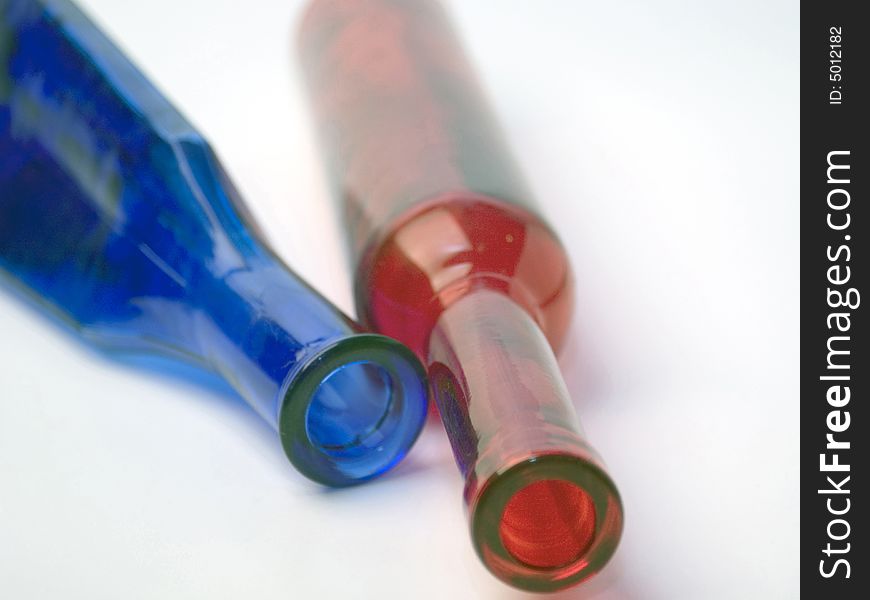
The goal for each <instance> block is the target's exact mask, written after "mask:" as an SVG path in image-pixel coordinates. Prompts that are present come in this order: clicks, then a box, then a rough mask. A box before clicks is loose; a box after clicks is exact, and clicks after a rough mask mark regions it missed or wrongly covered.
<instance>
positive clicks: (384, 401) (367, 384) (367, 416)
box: [305, 361, 397, 458]
mask: <svg viewBox="0 0 870 600" xmlns="http://www.w3.org/2000/svg"><path fill="white" fill-rule="evenodd" d="M396 408H397V406H396V405H395V404H394V403H393V382H392V379H391V378H390V375H389V373H388V372H387V371H386V370H384V369H383V368H382V367H380V366H378V365H376V364H374V363H372V362H369V361H365V362H358V363H351V364H347V365H342V366H340V367H338V368H337V369H336V370H334V371H333V372H332V373H330V374H329V375H327V377H326V379H324V380H323V382H322V383H321V384H320V385H319V386H318V387H317V390H316V391H315V392H314V395H313V397H312V398H311V404H309V405H308V412H307V413H306V415H305V428H306V431H307V432H308V437H309V438H310V439H311V442H312V443H313V444H314V445H315V446H316V447H317V448H318V449H320V450H321V451H322V452H323V453H325V454H327V455H331V456H334V457H336V458H341V457H347V456H354V455H357V456H358V455H360V454H362V453H365V452H368V451H369V450H370V449H371V448H374V447H377V446H378V445H380V444H381V443H382V442H383V440H384V439H386V438H387V437H389V433H390V432H389V429H392V428H394V427H395V425H396V418H395V417H396V415H395V409H396ZM391 413H393V414H392V416H391Z"/></svg>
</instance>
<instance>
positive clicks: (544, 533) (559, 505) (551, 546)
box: [499, 479, 595, 569]
mask: <svg viewBox="0 0 870 600" xmlns="http://www.w3.org/2000/svg"><path fill="white" fill-rule="evenodd" d="M499 535H500V536H501V541H502V544H504V546H505V548H507V551H508V552H510V553H511V554H512V555H513V557H514V558H516V559H517V560H518V561H520V562H523V563H525V564H527V565H529V566H531V567H538V568H542V569H555V568H558V567H562V566H565V565H568V564H571V563H572V562H574V561H575V560H577V559H578V558H580V557H581V556H582V555H583V554H584V553H585V552H586V551H587V550H588V549H589V546H590V545H591V544H592V540H593V538H594V536H595V505H594V503H593V502H592V498H591V497H590V496H589V494H587V493H586V492H585V491H584V490H583V489H581V488H579V487H578V486H576V485H574V484H573V483H571V482H568V481H561V480H558V479H547V480H543V481H536V482H535V483H532V484H530V485H527V486H526V487H524V488H523V489H521V490H520V491H519V492H517V493H516V494H514V495H513V497H512V498H511V499H510V500H509V501H508V503H507V506H505V509H504V513H502V516H501V523H500V525H499Z"/></svg>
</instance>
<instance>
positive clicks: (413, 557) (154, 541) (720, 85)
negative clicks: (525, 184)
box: [0, 0, 799, 600]
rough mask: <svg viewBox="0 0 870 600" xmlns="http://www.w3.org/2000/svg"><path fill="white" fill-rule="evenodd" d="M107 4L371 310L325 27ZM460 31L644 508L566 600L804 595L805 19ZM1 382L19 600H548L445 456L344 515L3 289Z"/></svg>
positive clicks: (232, 6)
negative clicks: (337, 160)
mask: <svg viewBox="0 0 870 600" xmlns="http://www.w3.org/2000/svg"><path fill="white" fill-rule="evenodd" d="M82 4H83V5H84V6H85V7H86V8H87V9H89V10H90V12H91V14H92V15H94V16H95V17H96V18H97V19H98V20H99V22H100V23H102V24H103V25H104V26H105V28H106V29H107V30H108V31H109V32H110V33H111V34H112V35H113V36H114V37H115V39H117V40H121V41H123V44H122V45H123V47H124V48H125V49H126V50H127V51H128V52H129V53H130V55H131V56H132V57H133V58H134V59H135V60H136V61H137V62H138V63H139V64H140V65H141V66H142V67H143V68H144V70H145V71H146V72H147V73H148V74H149V75H150V76H151V77H152V78H153V79H154V80H155V81H156V82H157V83H158V84H159V86H160V87H161V88H162V89H163V90H164V91H165V93H166V94H167V95H168V96H170V97H171V98H172V99H173V100H174V101H175V102H176V103H177V104H178V105H179V106H180V107H181V108H182V110H183V111H184V112H185V113H186V114H187V115H189V116H190V117H191V118H192V120H193V121H194V123H195V124H196V125H197V126H199V127H200V128H201V129H202V130H203V131H204V132H205V134H206V135H207V136H208V137H209V138H210V139H211V140H212V142H213V143H214V145H215V147H216V149H217V150H218V153H219V154H220V155H221V157H222V158H223V160H224V162H225V163H226V166H227V168H228V170H229V171H230V172H231V174H232V175H233V176H234V178H235V180H236V182H237V183H238V186H239V187H240V189H241V191H242V192H243V193H244V195H245V197H246V198H247V199H248V202H249V204H250V206H251V208H252V210H253V212H254V213H255V215H256V216H257V217H259V219H260V221H261V222H262V223H263V225H264V227H265V229H266V232H267V234H269V235H270V236H271V239H272V241H273V242H274V244H275V246H276V247H277V249H278V250H279V251H280V253H281V254H282V255H284V256H285V257H286V258H287V260H288V261H289V263H290V264H291V265H292V266H293V267H294V268H295V269H297V270H298V272H299V273H301V274H302V275H304V276H305V277H307V278H308V279H309V280H310V281H311V282H312V283H314V284H315V285H316V286H318V287H319V288H320V289H321V290H323V292H324V293H325V294H326V295H327V296H328V297H330V298H331V299H333V300H334V301H335V302H336V303H338V304H339V305H340V306H342V307H343V308H344V309H346V310H348V311H350V310H351V296H350V286H349V281H350V277H349V275H348V273H347V266H346V263H345V259H344V252H343V249H342V246H341V244H340V242H339V229H338V223H337V221H336V214H335V211H334V209H333V205H332V202H331V201H330V200H329V199H328V195H327V190H326V186H325V183H324V179H323V175H322V172H321V170H320V164H319V162H318V156H317V153H316V147H315V145H314V141H313V136H312V132H311V126H310V124H309V121H308V118H309V115H308V113H307V107H306V105H305V104H304V99H303V96H302V94H301V90H300V82H299V79H298V74H297V73H296V71H295V62H294V60H295V58H294V57H293V56H292V53H291V41H290V34H291V31H292V30H293V27H294V25H295V22H296V19H297V18H298V16H299V11H300V3H299V2H292V1H287V0H257V1H256V2H248V3H241V2H237V1H228V0H223V1H218V0H149V1H148V2H142V1H141V0H82ZM451 6H452V7H453V8H454V14H455V16H456V19H457V21H458V23H459V25H460V27H461V29H462V31H463V33H464V34H465V37H466V39H467V40H468V43H469V47H470V49H471V51H472V54H473V57H474V59H475V61H476V62H477V64H478V66H479V67H480V70H481V71H482V72H483V75H484V78H485V80H486V83H487V85H488V87H489V91H490V93H491V96H492V97H493V99H494V100H495V104H496V107H497V109H498V113H499V116H500V118H501V120H502V122H503V123H504V125H505V128H506V129H507V132H508V135H509V137H510V139H511V142H512V144H513V147H514V149H515V150H516V152H517V154H518V155H519V159H520V161H521V163H522V164H523V165H524V167H525V171H526V173H527V175H528V177H529V179H530V180H531V183H532V185H533V187H534V188H535V189H536V191H537V192H538V195H539V197H540V201H541V204H542V205H543V206H544V209H545V211H546V212H547V213H548V214H549V215H550V216H551V217H552V220H553V222H554V224H555V226H556V227H557V229H558V230H559V232H560V234H561V236H562V237H563V239H564V240H565V242H566V243H567V246H568V248H569V250H570V253H571V256H572V258H573V261H574V267H575V269H576V272H577V277H578V280H579V282H580V300H579V304H578V308H577V315H578V317H579V318H578V321H579V326H578V327H577V328H576V329H577V331H576V332H575V335H574V341H573V342H572V344H571V345H570V347H569V348H568V351H567V352H566V353H565V355H564V356H563V357H562V364H563V367H564V370H565V376H566V378H567V380H568V382H569V387H570V388H571V389H572V391H573V393H574V395H575V398H576V399H577V402H578V406H579V409H580V411H581V416H582V418H583V420H584V422H585V426H586V429H587V431H588V432H589V434H590V436H591V439H592V442H593V443H594V444H595V445H596V446H597V447H598V449H599V450H600V451H601V453H602V455H603V456H604V457H605V460H606V461H607V462H608V465H609V467H610V469H611V472H612V474H613V477H614V479H615V480H616V481H617V483H618V485H619V486H620V489H621V491H622V494H623V498H624V502H625V509H626V516H627V522H626V529H625V536H624V539H623V543H622V546H621V547H620V549H619V551H618V554H617V556H616V558H615V559H614V561H613V562H612V563H611V565H610V566H609V567H608V568H607V569H606V570H605V571H604V572H603V573H602V574H601V575H600V576H599V577H597V578H596V579H594V580H592V581H590V582H589V583H588V584H586V585H585V586H582V587H581V588H579V589H575V590H573V591H571V592H569V593H568V594H566V595H565V597H572V598H586V599H592V598H594V599H598V600H603V599H608V600H609V599H616V598H620V599H621V598H655V599H657V598H662V599H668V600H673V599H680V598H686V599H691V600H695V599H699V598H704V599H711V598H712V599H716V598H740V599H751V598H759V599H765V600H767V599H772V598H794V597H797V595H798V531H799V526H798V516H799V504H798V418H799V413H798V380H797V375H798V367H799V360H798V337H799V330H798V312H799V311H798V308H799V296H798V282H799V275H798V242H799V237H798V224H799V217H798V185H797V182H798V164H799V161H798V148H799V130H798V114H799V101H798V83H799V77H798V3H797V2H796V1H794V2H785V1H775V2H756V1H754V0H752V1H750V0H732V1H729V2H689V1H676V0H673V1H666V0H659V1H640V0H639V1H637V2H629V1H624V0H618V1H610V2H575V1H571V0H562V1H557V0H534V1H532V0H475V1H474V2H460V1H458V0H456V1H453V2H451ZM578 332H579V333H578ZM581 337H582V340H583V342H582V349H581V348H580V343H579V342H578V339H579V338H581ZM0 365H2V366H0V370H2V372H0V597H2V598H9V599H13V598H14V599H15V600H23V599H28V598H40V599H41V598H64V599H66V600H72V599H78V598H82V599H88V600H95V599H102V598H106V599H115V598H124V599H125V600H133V599H137V598H154V599H168V598H173V599H174V598H210V599H214V598H241V597H246V598H256V599H258V600H270V599H273V598H274V599H279V598H280V599H286V598H294V599H295V598H299V599H308V598H397V599H405V598H438V599H446V598H451V599H453V598H520V597H524V594H522V593H520V592H517V591H515V590H512V589H510V588H508V587H506V586H504V585H502V584H501V583H499V582H498V581H496V580H495V579H494V578H493V577H491V576H490V575H489V574H488V573H487V572H486V571H485V570H484V568H483V567H482V566H481V565H480V563H479V562H478V560H477V558H476V557H475V555H474V553H473V551H472V549H471V545H470V543H469V540H468V534H467V532H466V528H465V521H464V515H463V511H462V507H461V500H460V491H461V482H460V479H459V476H458V474H457V472H456V470H455V468H454V466H453V463H452V457H451V455H450V452H449V449H448V447H447V442H446V439H445V436H444V435H443V434H442V433H441V432H440V430H439V429H438V428H430V429H429V430H428V431H427V432H426V433H425V435H424V438H423V440H422V441H421V443H420V444H419V445H418V446H417V447H416V448H415V449H414V450H413V452H412V453H411V455H410V457H409V458H408V460H407V461H406V463H405V464H404V465H402V466H401V467H400V468H399V469H398V470H397V471H396V472H395V473H393V474H392V475H390V476H388V477H387V478H385V479H383V480H381V481H380V482H378V483H375V484H373V485H369V486H367V487H361V488H357V489H354V490H351V491H342V492H329V491H324V490H322V489H318V488H316V487H315V486H313V485H311V484H309V483H308V482H307V481H305V480H304V479H303V478H302V477H301V476H298V475H297V474H296V473H294V472H293V471H292V469H291V468H290V467H289V465H288V464H287V463H286V461H285V459H284V457H283V454H282V451H281V448H280V444H279V443H278V439H277V437H276V436H275V435H274V434H273V433H272V432H271V431H270V430H269V429H268V428H267V427H266V426H265V425H263V424H261V423H260V421H259V420H258V419H257V417H256V416H255V415H254V414H253V412H252V411H250V410H248V409H247V408H246V407H245V406H244V405H243V404H242V403H241V402H240V401H237V400H235V399H234V397H233V396H232V394H231V393H230V392H228V391H227V390H226V389H224V388H223V387H222V386H221V385H218V384H216V383H214V382H211V380H210V379H208V378H206V377H203V376H198V375H196V374H195V373H194V372H192V371H188V370H186V369H183V368H180V369H178V373H177V375H171V374H170V375H167V374H166V373H165V372H162V371H155V370H154V369H149V368H141V367H139V366H136V365H133V364H129V363H126V362H125V363H120V362H116V361H113V360H110V359H106V358H105V357H103V356H102V355H100V354H98V353H96V352H94V351H92V350H90V349H89V348H88V347H86V346H84V345H83V344H81V343H79V342H78V341H77V340H75V339H74V338H73V337H72V336H70V335H69V334H66V333H64V332H63V331H62V330H60V329H58V328H57V327H55V326H54V325H52V324H51V323H50V322H49V321H48V320H47V319H45V318H43V316H42V315H41V314H39V313H38V312H36V311H34V310H33V309H32V308H31V307H29V306H27V305H26V304H24V303H23V302H21V301H20V299H19V298H17V297H15V296H13V295H11V294H9V293H8V292H7V291H6V290H2V291H0Z"/></svg>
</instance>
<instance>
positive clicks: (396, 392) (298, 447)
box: [279, 334, 428, 487]
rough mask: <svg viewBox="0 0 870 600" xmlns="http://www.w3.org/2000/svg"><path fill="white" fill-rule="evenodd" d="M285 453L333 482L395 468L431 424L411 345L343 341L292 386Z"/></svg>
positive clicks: (286, 403) (282, 423)
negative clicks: (424, 428) (426, 422)
mask: <svg viewBox="0 0 870 600" xmlns="http://www.w3.org/2000/svg"><path fill="white" fill-rule="evenodd" d="M285 388H286V390H285V391H284V392H283V394H284V398H283V404H282V407H281V412H280V414H279V431H280V434H281V441H282V444H283V446H284V451H285V452H286V453H287V456H288V458H289V459H290V461H291V462H292V463H293V464H294V465H295V466H296V468H297V469H299V471H300V472H302V473H303V474H304V475H305V476H307V477H309V478H310V479H313V480H314V481H317V482H319V483H322V484H324V485H329V486H333V487H340V486H348V485H354V484H357V483H362V482H363V481H367V480H369V479H371V478H373V477H377V476H378V475H380V474H382V473H384V472H386V471H388V470H389V469H390V468H392V467H393V466H395V465H396V464H397V463H398V462H399V461H400V460H401V459H402V458H403V457H404V456H405V454H406V453H407V452H408V450H409V449H410V448H411V446H412V445H413V444H414V441H415V440H416V439H417V437H418V435H419V434H420V431H421V429H422V427H423V425H424V423H425V420H426V415H427V412H428V408H427V407H428V395H427V387H426V379H425V373H424V370H423V367H422V365H421V364H420V362H419V361H418V360H417V358H416V356H414V354H413V353H412V352H411V351H410V350H409V349H408V348H406V347H405V346H403V345H402V344H400V343H399V342H397V341H395V340H392V339H390V338H387V337H384V336H381V335H375V334H360V335H354V336H349V337H347V338H342V339H340V340H338V341H337V342H335V343H333V344H331V345H329V346H327V347H326V348H324V349H323V350H321V351H320V352H318V353H317V354H316V355H315V356H314V357H313V358H312V359H310V360H309V361H308V363H307V364H306V365H305V366H304V367H303V368H302V370H301V371H300V372H299V373H298V374H297V375H295V376H293V377H291V378H289V379H288V381H287V382H286V383H285Z"/></svg>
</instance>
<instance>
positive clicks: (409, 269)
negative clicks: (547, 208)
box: [357, 194, 572, 352]
mask: <svg viewBox="0 0 870 600" xmlns="http://www.w3.org/2000/svg"><path fill="white" fill-rule="evenodd" d="M357 277H358V280H357V300H358V305H359V307H358V308H359V310H360V313H361V314H362V315H364V317H365V318H366V319H367V320H368V321H369V324H370V325H372V326H375V327H377V328H379V329H381V330H382V331H385V332H386V333H388V334H389V335H393V336H396V337H398V338H399V339H402V340H403V341H405V342H406V343H409V344H410V345H411V346H412V347H415V349H418V351H419V352H422V349H423V347H424V346H425V338H426V337H427V336H428V333H429V331H430V330H431V328H432V327H433V326H434V322H435V320H436V319H437V318H438V316H439V315H440V313H441V312H442V311H443V310H444V308H445V307H446V306H449V305H450V304H451V303H452V302H453V301H455V300H456V299H457V298H459V297H462V296H463V295H464V294H465V293H467V292H468V291H470V290H471V289H476V288H479V287H486V288H489V289H496V290H498V291H501V292H503V293H505V294H507V295H509V296H510V297H512V298H513V299H514V300H515V301H517V303H519V304H520V305H521V306H522V307H523V308H525V309H526V311H527V312H529V313H530V314H531V315H532V317H533V318H534V319H535V320H536V321H537V322H538V323H539V325H540V326H541V327H542V329H544V331H545V333H547V336H548V338H549V339H550V340H551V343H554V345H558V343H559V342H560V341H561V335H562V333H563V331H564V329H565V328H567V323H568V320H570V307H571V304H572V302H571V296H572V279H571V269H570V265H569V262H568V258H567V255H566V253H565V251H564V249H563V247H562V245H561V243H560V242H559V240H558V238H557V237H556V235H555V234H554V233H553V231H552V229H550V227H549V226H548V225H547V224H546V223H545V222H544V221H543V220H542V219H541V218H540V217H538V216H537V215H535V214H533V213H531V212H529V211H526V210H524V209H522V208H519V207H517V206H514V205H512V204H508V203H506V202H502V201H500V200H497V199H494V198H490V197H487V196H478V195H471V194H461V195H459V194H457V195H449V196H446V197H442V198H438V199H436V200H434V201H431V202H427V203H424V204H422V205H420V206H419V207H418V208H417V209H415V210H413V211H411V212H410V213H408V214H406V215H405V216H403V217H400V218H399V219H398V220H397V221H396V222H395V223H394V224H392V225H391V226H390V227H389V228H388V229H387V230H385V231H383V232H381V235H380V236H378V237H377V238H376V240H375V242H374V243H373V244H372V245H371V246H370V248H369V250H368V251H367V252H366V253H365V255H364V256H363V258H362V260H361V262H360V265H359V268H358V270H357Z"/></svg>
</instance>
